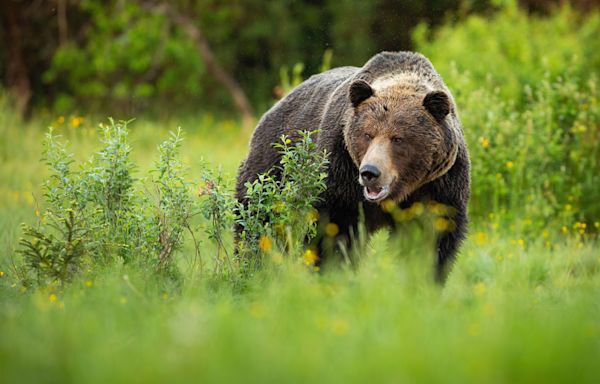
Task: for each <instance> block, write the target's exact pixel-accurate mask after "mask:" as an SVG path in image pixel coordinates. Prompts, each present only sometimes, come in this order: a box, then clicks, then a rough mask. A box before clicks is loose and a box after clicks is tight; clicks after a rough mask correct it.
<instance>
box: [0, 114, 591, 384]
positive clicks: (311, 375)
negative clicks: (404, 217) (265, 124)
mask: <svg viewBox="0 0 600 384" xmlns="http://www.w3.org/2000/svg"><path fill="white" fill-rule="evenodd" d="M85 124H88V119H86V121H85V123H84V125H85ZM196 124H197V125H196V126H194V123H193V122H189V125H190V127H189V128H188V127H186V126H185V125H183V124H181V125H183V128H184V129H185V130H186V141H185V143H184V145H183V148H182V151H183V155H184V158H185V159H186V161H187V162H188V163H189V165H190V168H191V172H192V174H191V175H190V178H191V179H192V180H193V173H194V172H199V168H198V167H199V165H200V159H201V158H204V159H205V160H209V161H210V162H211V163H213V164H222V165H223V171H224V172H225V173H228V174H229V175H231V177H233V175H235V170H236V167H237V163H238V161H239V160H240V159H241V158H242V157H243V155H244V153H245V150H246V143H247V137H245V136H243V135H241V134H239V132H238V131H237V130H235V129H233V128H231V131H229V130H228V129H229V128H227V126H225V127H221V126H220V125H219V124H217V123H215V124H214V126H211V125H207V126H200V125H202V124H205V123H204V122H196ZM80 127H81V126H80ZM80 127H77V128H80ZM132 127H133V129H132V132H131V139H132V146H133V148H134V151H133V157H134V159H135V160H136V163H137V164H140V168H146V167H149V165H150V163H151V159H152V156H153V155H154V153H155V151H154V148H155V146H156V145H157V144H158V143H159V142H160V141H161V140H162V139H163V138H164V137H165V135H166V132H167V130H168V129H172V128H174V127H175V124H165V125H162V124H156V123H150V122H144V121H138V122H135V123H133V125H132ZM219 127H221V128H219ZM60 129H61V128H59V133H60ZM69 129H71V128H67V129H65V132H64V135H65V137H66V138H68V139H69V140H70V141H71V142H72V148H73V149H74V150H75V151H76V152H77V153H78V155H79V156H83V157H85V156H84V155H85V154H89V153H90V151H91V150H92V149H93V146H92V144H91V142H92V141H91V140H88V137H89V136H87V135H94V134H95V133H94V132H93V131H92V132H91V133H86V134H84V135H80V134H79V133H77V132H71V131H69ZM216 129H221V130H219V131H218V134H217V133H216V132H215V130H216ZM90 130H91V128H90ZM43 132H44V131H43V129H42V128H40V127H36V126H35V125H31V126H27V127H25V128H23V129H22V130H5V131H3V136H4V137H3V139H6V140H3V142H6V141H10V142H12V144H13V145H11V146H10V149H9V147H5V148H4V149H3V151H4V153H3V157H4V159H5V161H4V163H3V168H2V173H1V174H0V178H1V184H2V185H3V186H4V188H5V189H4V190H2V192H1V193H0V204H2V206H3V209H4V211H3V212H6V214H3V215H2V217H1V218H0V229H1V230H2V247H3V256H2V259H1V260H2V262H1V264H0V265H1V267H0V270H1V271H2V274H1V277H0V297H2V300H1V301H0V332H1V334H2V337H0V372H2V377H3V381H6V382H40V381H59V382H60V381H64V380H66V379H68V380H71V381H75V382H132V381H137V382H160V381H162V382H164V381H181V380H194V381H210V382H214V381H218V382H221V381H237V382H239V381H244V382H265V381H271V382H290V381H292V382H301V381H308V380H311V381H313V380H318V381H321V382H364V381H367V380H368V381H377V382H379V381H385V382H397V381H434V382H464V381H471V382H481V381H485V382H488V381H494V382H507V381H509V382H512V381H524V382H531V381H534V382H538V381H569V382H570V381H577V382H584V381H587V382H593V381H594V380H595V379H597V377H599V375H600V368H599V367H598V365H597V364H596V362H597V360H598V357H599V356H600V322H599V321H598V319H600V306H599V305H598V300H597V299H598V292H600V278H599V276H600V259H599V258H598V246H597V244H596V242H595V241H594V240H593V239H592V237H590V236H587V235H586V232H585V231H586V230H587V228H583V224H581V223H579V224H577V225H576V226H569V228H567V230H566V231H565V232H566V233H562V231H553V232H551V233H547V234H544V233H543V234H542V235H541V236H540V237H539V239H534V240H529V239H527V240H526V239H525V238H523V237H522V236H521V234H520V233H521V232H520V229H522V228H524V227H527V226H528V225H531V223H529V222H528V221H527V218H523V219H522V220H521V221H522V223H521V222H519V221H511V223H510V224H506V223H505V222H503V221H502V220H501V218H499V217H497V216H494V215H490V217H488V218H486V219H485V220H483V219H478V220H476V222H475V223H473V225H472V227H471V232H470V236H469V238H468V240H467V242H466V244H465V246H464V248H463V250H462V252H461V256H460V258H459V259H458V261H457V263H456V265H455V267H454V269H453V272H452V274H451V275H450V277H449V280H448V282H447V285H446V286H445V287H443V288H442V287H439V286H436V285H434V284H432V283H431V279H430V275H428V274H429V273H430V267H431V265H432V263H431V262H430V260H428V258H427V256H428V255H430V254H431V252H430V251H431V247H430V246H427V245H426V244H425V243H424V242H422V240H420V239H422V237H420V236H419V232H418V231H417V232H416V233H415V234H414V236H410V235H408V236H405V237H402V238H395V237H392V236H390V235H389V234H387V233H385V232H382V233H379V234H378V235H376V236H375V237H374V239H373V240H372V241H371V242H370V243H369V245H368V247H367V251H366V254H365V255H363V256H362V257H361V259H360V262H359V264H358V266H357V267H356V268H350V267H348V266H344V264H343V263H342V264H341V265H337V266H331V267H327V268H325V269H324V270H323V271H322V272H320V273H316V272H315V271H314V268H313V267H312V263H313V258H312V257H311V255H310V254H309V255H306V254H304V255H302V256H301V258H300V259H298V260H289V258H287V257H285V255H279V257H275V256H277V255H275V256H274V257H273V258H271V259H270V260H269V262H268V263H267V264H266V267H265V268H264V269H263V270H262V271H260V272H258V273H256V274H255V275H254V276H253V277H251V278H250V279H249V281H248V282H247V283H246V285H245V286H243V287H235V286H232V285H231V284H229V283H228V282H227V281H223V280H220V279H219V278H215V277H211V276H210V274H199V271H198V270H197V269H196V270H195V269H193V268H192V269H191V266H192V265H193V264H192V263H191V262H189V259H190V258H191V257H192V256H190V255H191V254H192V253H191V252H184V255H183V257H182V258H181V260H180V266H181V268H182V270H183V273H184V276H185V280H184V284H183V285H181V286H179V287H175V286H171V285H169V284H168V282H166V281H161V280H155V279H152V280H149V279H148V278H147V277H148V274H147V273H146V272H145V271H143V270H140V269H136V268H135V267H132V266H122V265H114V266H112V267H108V268H107V267H98V269H89V270H86V271H84V272H83V273H82V274H81V275H80V276H79V277H78V278H77V279H76V281H74V282H73V283H71V284H70V285H68V286H67V287H66V288H62V287H60V286H48V287H44V288H39V289H35V290H33V291H31V290H29V291H24V289H23V288H22V287H21V286H20V285H18V284H16V282H15V280H14V276H12V270H11V268H10V256H11V255H13V252H12V247H14V245H15V241H16V239H17V238H18V236H19V233H18V230H17V228H18V224H19V222H21V221H32V220H34V218H35V210H36V209H35V206H36V199H39V194H40V192H39V191H40V189H39V188H40V182H41V181H42V178H43V176H44V175H45V172H46V171H45V169H44V168H43V167H42V166H41V165H40V164H39V163H38V161H37V160H38V158H39V153H40V152H39V149H41V148H40V147H39V144H38V143H40V142H41V139H42V136H43ZM15 148H23V151H22V152H21V154H20V155H18V156H15V157H14V158H11V155H12V154H16V153H19V151H17V150H15ZM207 156H210V158H207ZM140 172H141V169H140ZM31 191H33V195H34V196H37V197H36V199H34V201H33V203H32V202H31V200H28V198H26V197H24V196H27V194H29V193H30V192H31ZM434 208H435V207H434ZM415 212H416V211H415ZM419 212H420V211H419ZM334 230H335V228H329V231H334ZM581 231H583V233H582V232H581ZM410 233H412V232H409V234H410ZM262 244H263V248H265V250H267V249H266V248H269V246H268V245H269V244H268V241H267V240H264V241H263V242H262ZM268 250H270V248H269V249H268ZM309 251H310V250H309ZM205 252H210V249H208V248H207V249H206V250H205Z"/></svg>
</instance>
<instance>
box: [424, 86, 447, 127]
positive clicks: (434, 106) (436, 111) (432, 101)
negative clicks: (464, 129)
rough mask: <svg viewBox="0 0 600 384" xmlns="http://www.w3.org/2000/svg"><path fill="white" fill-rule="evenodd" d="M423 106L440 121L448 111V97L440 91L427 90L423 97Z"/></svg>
mask: <svg viewBox="0 0 600 384" xmlns="http://www.w3.org/2000/svg"><path fill="white" fill-rule="evenodd" d="M423 106H424V107H425V109H427V111H428V112H429V113H431V115H432V116H433V117H434V118H435V119H436V120H437V121H438V122H441V121H442V120H444V118H445V117H446V115H448V113H450V98H449V97H448V95H447V94H446V93H445V92H442V91H433V92H429V93H428V94H427V95H426V96H425V98H424V99H423Z"/></svg>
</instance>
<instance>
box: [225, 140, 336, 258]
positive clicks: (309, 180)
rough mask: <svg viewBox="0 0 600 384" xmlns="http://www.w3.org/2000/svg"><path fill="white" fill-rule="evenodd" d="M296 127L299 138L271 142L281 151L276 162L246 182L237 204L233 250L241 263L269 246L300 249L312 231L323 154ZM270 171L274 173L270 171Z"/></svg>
mask: <svg viewBox="0 0 600 384" xmlns="http://www.w3.org/2000/svg"><path fill="white" fill-rule="evenodd" d="M313 133H314V132H307V131H301V132H298V134H299V140H297V141H296V142H295V143H294V144H292V140H291V139H290V138H288V137H285V136H282V137H281V142H280V143H275V144H274V145H275V147H276V148H278V149H279V150H280V152H281V154H282V157H281V163H280V166H278V167H277V169H273V170H271V171H269V172H267V173H263V174H260V175H258V177H257V179H256V180H254V181H253V182H248V183H246V185H245V187H246V196H245V198H246V201H247V203H246V204H237V207H236V212H237V218H236V224H237V225H239V226H241V227H242V228H243V231H242V233H241V235H240V239H239V242H238V249H237V252H238V254H239V257H240V261H241V263H242V265H243V266H244V268H245V267H247V266H248V265H250V264H254V263H255V262H258V264H260V261H261V259H260V258H257V257H255V256H256V255H260V254H263V253H266V252H268V251H270V250H271V248H272V247H273V245H274V246H275V249H276V250H278V251H280V252H285V253H291V255H292V256H293V255H294V254H295V252H298V251H299V250H302V249H303V248H304V247H303V244H304V242H306V241H310V240H311V239H312V238H314V236H315V235H316V230H317V214H316V212H314V208H313V205H314V204H315V203H316V202H317V199H318V196H319V195H320V194H321V192H323V191H324V190H325V187H326V185H325V178H326V176H327V173H326V166H327V164H328V160H327V153H325V152H319V151H317V149H316V143H314V142H313V140H312V138H311V135H312V134H313ZM275 173H277V174H278V176H275Z"/></svg>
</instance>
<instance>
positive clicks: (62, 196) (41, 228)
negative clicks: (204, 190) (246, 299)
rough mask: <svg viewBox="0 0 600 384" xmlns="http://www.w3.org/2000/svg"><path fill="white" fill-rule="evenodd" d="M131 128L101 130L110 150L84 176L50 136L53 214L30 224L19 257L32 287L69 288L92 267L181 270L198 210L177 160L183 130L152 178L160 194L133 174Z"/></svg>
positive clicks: (165, 148)
mask: <svg viewBox="0 0 600 384" xmlns="http://www.w3.org/2000/svg"><path fill="white" fill-rule="evenodd" d="M127 124H128V123H127V122H123V121H120V122H115V121H113V120H109V124H108V125H103V124H101V125H100V129H101V132H102V137H103V148H102V149H101V150H100V151H99V152H98V153H97V154H96V155H95V156H93V157H92V158H91V159H90V160H89V161H88V162H85V163H84V164H83V165H81V167H80V169H79V170H74V169H73V163H74V160H73V155H72V154H71V153H69V152H68V151H67V149H66V146H65V145H64V144H62V143H61V142H59V141H58V140H57V139H58V138H57V136H55V135H54V134H53V132H52V130H50V132H49V133H48V134H47V135H46V141H45V148H46V149H45V159H46V164H47V165H48V167H49V170H50V173H51V175H50V177H49V178H48V180H47V181H46V183H45V185H44V189H45V194H44V198H45V203H46V206H45V211H44V212H43V213H42V214H41V215H40V220H39V222H38V224H37V226H35V227H34V226H30V225H27V224H24V225H23V234H24V237H23V238H22V239H21V240H20V248H19V249H18V252H19V253H20V254H22V255H23V257H24V262H25V264H24V275H23V279H24V282H25V283H31V282H37V283H38V284H46V283H52V282H60V283H64V282H67V281H69V280H71V279H72V278H73V277H74V276H75V275H76V274H77V272H78V271H80V270H81V269H82V268H83V267H84V266H88V267H90V266H93V265H106V264H112V263H114V262H116V261H119V262H123V263H140V264H141V265H146V266H148V267H151V268H153V269H155V270H157V271H169V272H174V271H175V266H174V260H173V254H174V252H175V251H176V250H178V249H180V248H181V246H182V234H183V231H184V230H185V229H189V228H190V224H189V220H190V217H191V215H192V209H193V204H192V200H191V197H190V195H189V183H188V182H186V181H185V180H184V176H185V174H184V172H183V169H182V165H181V163H180V161H179V160H178V159H177V156H178V150H179V147H180V145H181V140H182V139H181V135H180V132H177V133H176V134H172V136H171V138H170V139H169V140H167V141H165V142H164V143H162V144H161V145H160V146H159V148H158V150H159V158H158V159H157V160H156V162H155V165H154V169H153V171H152V174H153V177H151V178H150V182H151V185H153V186H154V190H155V191H156V194H155V195H154V196H153V195H152V194H148V193H146V189H147V186H146V185H145V183H143V181H142V180H138V179H135V178H134V177H133V176H132V173H133V170H134V165H133V163H132V162H131V160H130V153H131V147H130V146H129V144H128V142H127V134H128V131H127Z"/></svg>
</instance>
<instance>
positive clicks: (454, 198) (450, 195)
mask: <svg viewBox="0 0 600 384" xmlns="http://www.w3.org/2000/svg"><path fill="white" fill-rule="evenodd" d="M469 168H470V164H469V162H468V159H466V157H464V154H459V156H458V158H457V161H456V163H455V164H454V166H453V167H452V168H451V169H450V171H448V173H447V174H445V175H444V176H442V177H440V178H439V179H437V180H436V181H434V182H433V183H432V184H431V185H430V190H429V193H428V194H429V195H430V198H432V199H433V200H435V201H437V202H438V203H441V204H443V205H445V206H447V207H449V208H450V209H449V212H448V214H447V215H445V218H446V219H447V220H449V221H450V222H452V223H453V224H454V225H452V226H450V227H449V228H448V231H444V232H441V233H440V234H439V235H438V238H437V248H436V249H437V263H436V271H435V278H436V280H437V281H438V282H440V283H443V282H445V281H446V278H447V276H448V272H449V271H450V267H451V264H452V262H453V261H454V259H455V258H456V252H457V250H458V247H459V246H460V244H461V242H462V241H463V240H464V238H465V236H466V233H467V225H468V216H467V204H468V202H469V195H470V170H469Z"/></svg>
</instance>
